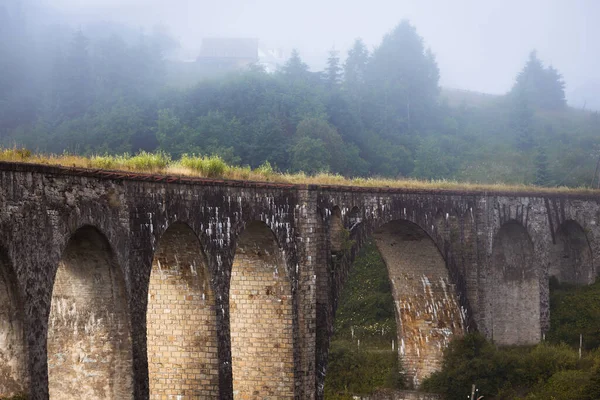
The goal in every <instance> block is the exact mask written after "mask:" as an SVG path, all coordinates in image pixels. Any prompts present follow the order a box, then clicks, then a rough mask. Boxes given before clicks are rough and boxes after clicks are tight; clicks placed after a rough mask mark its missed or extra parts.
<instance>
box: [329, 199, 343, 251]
mask: <svg viewBox="0 0 600 400" xmlns="http://www.w3.org/2000/svg"><path fill="white" fill-rule="evenodd" d="M345 231H346V229H345V228H344V219H343V217H342V211H341V210H340V208H339V207H338V206H335V207H333V209H332V210H331V217H330V219H329V243H330V248H331V252H332V253H339V252H341V251H343V247H344V238H345V235H344V233H345Z"/></svg>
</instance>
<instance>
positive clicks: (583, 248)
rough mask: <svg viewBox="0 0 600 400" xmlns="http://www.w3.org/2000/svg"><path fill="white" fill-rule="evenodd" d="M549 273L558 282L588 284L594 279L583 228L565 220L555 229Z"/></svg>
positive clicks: (591, 261)
mask: <svg viewBox="0 0 600 400" xmlns="http://www.w3.org/2000/svg"><path fill="white" fill-rule="evenodd" d="M549 275H550V276H553V277H555V278H557V279H558V281H559V282H565V283H571V284H576V285H589V284H591V283H593V282H594V280H595V278H596V277H595V273H594V260H593V256H592V248H591V246H590V243H589V241H588V238H587V235H586V233H585V230H584V229H583V228H582V227H581V225H579V224H578V223H577V222H576V221H573V220H566V221H564V222H563V223H562V224H561V225H560V226H559V227H558V229H557V231H556V234H555V243H554V244H553V246H552V248H551V251H550V270H549Z"/></svg>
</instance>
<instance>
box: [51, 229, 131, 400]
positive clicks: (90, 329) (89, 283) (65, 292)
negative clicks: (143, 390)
mask: <svg viewBox="0 0 600 400" xmlns="http://www.w3.org/2000/svg"><path fill="white" fill-rule="evenodd" d="M47 353H48V386H49V392H50V397H51V398H53V399H73V398H98V399H127V398H132V395H133V393H132V348H131V330H130V323H129V309H128V302H127V294H126V288H125V279H124V276H123V273H122V271H121V268H120V267H119V265H118V262H117V258H116V256H115V253H114V252H113V250H112V247H111V245H110V243H109V242H108V240H107V238H106V236H105V235H104V234H103V233H101V232H100V231H99V230H98V229H97V228H95V227H93V226H91V225H84V226H82V227H81V228H79V229H77V230H76V231H75V232H74V233H73V234H72V235H71V237H70V238H69V240H68V241H67V243H66V246H65V248H64V250H63V252H62V257H61V260H60V262H59V265H58V268H57V270H56V275H55V277H54V286H53V289H52V300H51V307H50V315H49V321H48V332H47Z"/></svg>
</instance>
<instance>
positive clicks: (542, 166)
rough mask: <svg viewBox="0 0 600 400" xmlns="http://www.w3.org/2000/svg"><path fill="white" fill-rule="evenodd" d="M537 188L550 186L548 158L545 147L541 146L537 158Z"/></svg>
mask: <svg viewBox="0 0 600 400" xmlns="http://www.w3.org/2000/svg"><path fill="white" fill-rule="evenodd" d="M534 184H535V185H537V186H549V185H550V172H549V171H548V156H547V155H546V149H545V147H544V146H539V148H538V151H537V154H536V156H535V181H534Z"/></svg>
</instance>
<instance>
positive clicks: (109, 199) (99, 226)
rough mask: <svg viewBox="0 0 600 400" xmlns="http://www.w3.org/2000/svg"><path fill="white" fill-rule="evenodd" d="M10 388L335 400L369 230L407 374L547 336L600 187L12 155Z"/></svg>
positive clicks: (3, 256) (4, 355)
mask: <svg viewBox="0 0 600 400" xmlns="http://www.w3.org/2000/svg"><path fill="white" fill-rule="evenodd" d="M0 181H1V182H0V397H2V396H9V395H12V394H16V393H26V394H28V395H29V398H31V399H48V398H52V399H73V398H86V397H87V398H97V399H163V398H172V399H194V398H220V399H232V398H240V399H250V398H290V399H291V398H294V399H312V398H317V399H318V398H322V395H323V382H324V377H325V374H326V370H327V352H328V345H329V340H330V337H331V335H332V333H333V321H334V317H335V310H336V307H337V302H338V298H339V294H340V291H341V288H342V287H343V285H344V282H345V280H346V278H347V276H348V273H349V271H350V266H351V263H352V260H353V259H354V257H355V255H356V254H357V252H358V251H359V249H360V247H361V245H362V244H363V243H364V242H365V240H366V239H367V238H369V237H372V238H373V239H374V240H375V242H376V244H377V246H378V248H379V251H380V253H381V254H382V256H383V259H384V260H385V262H386V265H387V269H388V272H389V277H390V282H391V283H392V290H393V297H394V301H395V305H396V317H397V321H398V324H397V325H398V343H400V346H399V352H400V356H402V357H403V360H404V365H405V368H406V371H407V380H408V383H409V384H410V385H413V386H418V385H419V384H420V382H421V381H422V379H423V378H424V377H426V376H427V375H428V374H430V373H431V372H432V371H434V370H436V369H437V368H438V367H439V366H440V362H441V354H442V350H443V348H444V347H445V345H446V344H447V343H448V342H449V341H450V340H452V338H453V337H456V336H459V335H461V334H463V333H464V332H465V331H472V330H478V331H480V332H482V333H483V334H485V335H486V336H487V337H488V338H490V339H492V340H493V341H495V342H496V343H498V344H500V345H514V344H533V343H536V342H538V341H540V340H541V338H542V335H543V334H544V332H545V331H546V330H547V329H548V327H549V318H550V316H549V278H550V277H551V276H555V277H556V278H557V279H559V280H561V281H564V282H571V283H575V284H589V283H591V282H593V281H594V280H595V279H596V275H597V268H598V266H597V264H598V258H599V257H600V228H599V227H598V224H599V221H600V197H599V196H598V195H597V194H595V195H594V194H576V193H571V192H563V193H558V192H557V193H543V194H540V193H535V192H531V193H525V192H524V193H501V192H488V193H485V192H460V191H434V190H407V189H402V190H401V189H389V188H354V187H327V186H306V185H304V186H301V185H286V184H267V183H251V182H236V181H215V180H212V181H211V180H202V179H193V178H189V179H184V178H177V177H165V176H150V175H133V174H127V173H117V172H103V171H89V170H78V169H68V168H61V167H49V166H37V165H27V164H12V163H0Z"/></svg>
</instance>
